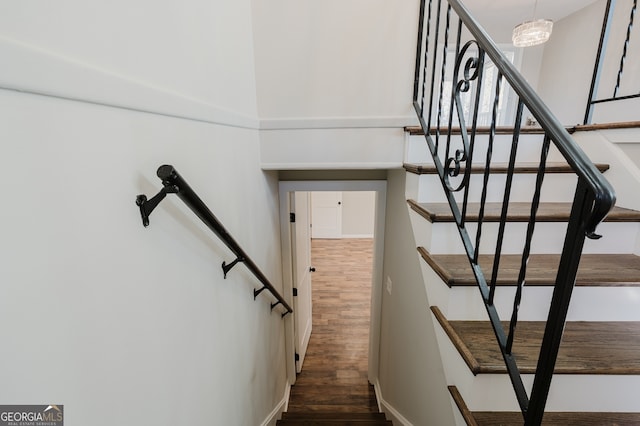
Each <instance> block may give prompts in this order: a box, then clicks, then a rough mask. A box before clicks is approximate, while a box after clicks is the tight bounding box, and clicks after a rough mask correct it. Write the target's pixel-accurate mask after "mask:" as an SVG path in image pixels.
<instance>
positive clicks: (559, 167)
mask: <svg viewBox="0 0 640 426" xmlns="http://www.w3.org/2000/svg"><path fill="white" fill-rule="evenodd" d="M594 165H595V166H596V168H597V169H598V170H600V171H601V172H606V171H607V170H609V164H604V163H596V164H594ZM539 166H540V163H536V162H521V163H517V164H516V166H515V169H514V173H538V167H539ZM404 169H405V170H406V171H407V172H409V173H414V174H417V175H430V174H436V167H435V166H434V165H433V164H427V163H421V164H412V163H405V164H404ZM464 170H465V166H464V165H463V166H462V168H461V169H460V172H461V173H463V172H464ZM508 170H509V164H508V163H495V164H492V165H491V173H501V174H504V173H507V171H508ZM546 171H547V172H548V173H574V171H573V170H572V169H571V167H570V166H569V164H568V163H564V162H549V163H547V165H546ZM471 173H473V174H478V173H484V164H473V165H472V166H471Z"/></svg>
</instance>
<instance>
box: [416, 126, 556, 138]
mask: <svg viewBox="0 0 640 426" xmlns="http://www.w3.org/2000/svg"><path fill="white" fill-rule="evenodd" d="M490 130H491V128H490V127H489V126H478V127H476V133H478V134H484V135H488V134H489V132H490ZM404 131H405V132H407V133H409V134H410V135H416V136H419V135H424V131H423V130H422V127H420V126H406V127H405V128H404ZM431 131H432V132H434V133H435V129H431ZM513 131H514V128H513V126H496V128H495V133H496V134H497V135H511V134H513ZM447 132H448V129H446V128H444V127H443V128H441V129H440V135H446V134H447ZM451 134H452V135H459V134H460V127H452V128H451ZM520 134H534V135H543V134H544V130H543V129H542V128H541V127H521V128H520Z"/></svg>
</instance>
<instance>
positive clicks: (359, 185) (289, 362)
mask: <svg viewBox="0 0 640 426" xmlns="http://www.w3.org/2000/svg"><path fill="white" fill-rule="evenodd" d="M295 191H310V192H311V191H375V192H376V193H377V196H376V216H375V217H376V219H375V225H374V248H373V250H374V261H373V263H374V265H373V271H372V277H371V319H370V330H369V368H368V377H369V382H370V383H374V382H375V381H376V380H377V374H378V367H379V363H380V360H379V346H380V316H381V314H382V289H383V285H382V275H383V274H382V266H383V260H384V226H385V210H386V203H387V181H386V180H342V181H280V182H279V186H278V195H279V198H280V241H281V245H282V256H281V258H282V271H283V273H282V275H283V277H282V288H283V294H284V295H285V299H287V295H288V294H292V293H293V277H292V273H291V271H292V268H291V263H292V248H291V241H290V232H291V230H290V224H289V205H288V204H289V197H288V196H287V194H288V193H289V192H295ZM294 315H295V312H294V313H293V314H292V315H287V316H286V317H285V363H286V366H287V379H288V381H289V383H291V384H294V383H295V380H296V368H295V361H294V349H293V347H294V332H293V319H292V318H293V316H294Z"/></svg>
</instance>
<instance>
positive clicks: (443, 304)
mask: <svg viewBox="0 0 640 426" xmlns="http://www.w3.org/2000/svg"><path fill="white" fill-rule="evenodd" d="M419 133H420V131H415V130H414V131H412V132H409V133H408V134H407V138H408V161H409V163H407V164H406V165H405V169H406V171H407V172H408V173H407V194H406V195H407V199H408V207H409V209H410V213H411V220H412V225H413V228H414V234H415V238H416V242H417V243H418V244H419V247H417V252H418V256H419V258H420V261H421V263H422V270H423V277H424V281H425V287H426V290H427V297H428V301H429V304H430V305H431V306H430V309H431V312H432V315H433V318H434V319H435V321H434V323H436V324H438V325H436V328H437V329H436V334H437V338H438V345H439V348H440V353H441V357H442V361H443V364H444V369H445V375H446V378H447V381H448V384H449V385H450V386H449V392H450V394H451V396H452V398H451V401H452V407H453V409H454V411H455V412H456V419H457V424H459V425H465V424H466V425H522V424H523V416H522V413H521V412H520V411H519V406H518V403H517V401H516V398H515V396H514V391H513V388H512V385H511V382H510V379H509V376H508V375H507V374H506V373H507V371H506V368H505V362H504V360H503V358H502V354H501V352H500V350H499V348H498V344H497V342H496V337H495V335H494V332H493V330H492V327H491V325H490V323H489V321H488V320H487V313H486V309H485V307H484V305H483V303H482V298H481V296H480V293H479V291H478V288H477V286H476V280H475V277H474V275H473V273H472V270H471V267H470V265H469V260H468V258H467V255H466V254H464V248H463V246H462V243H461V240H460V237H459V235H458V231H457V227H456V224H455V221H454V217H453V215H452V213H451V210H450V208H449V206H448V204H447V203H446V202H445V199H444V196H443V191H442V186H441V183H440V181H439V178H438V176H437V174H436V171H435V168H434V167H433V166H432V165H431V160H430V155H429V153H428V148H427V147H426V144H425V142H424V137H423V136H421V135H419ZM485 137H487V136H486V135H485ZM501 137H502V138H503V142H504V143H502V142H501V139H500V138H501ZM496 138H497V139H496V142H495V144H494V147H493V149H494V151H495V152H494V157H495V158H497V159H500V158H506V157H507V156H508V149H509V146H510V143H511V136H509V135H505V136H496ZM541 143H542V135H541V134H540V135H536V134H535V132H532V133H529V134H528V135H527V136H526V145H527V147H529V148H531V149H524V150H523V151H524V152H525V154H524V155H522V156H520V157H519V158H518V161H517V165H516V168H515V173H516V174H515V175H514V190H513V197H512V200H513V201H514V202H513V203H511V204H510V206H509V209H508V212H507V225H506V226H507V232H506V233H505V235H506V238H505V243H504V248H503V250H502V255H501V257H500V259H501V261H500V269H499V273H498V276H497V290H496V296H495V305H496V308H497V311H498V313H499V315H500V318H501V319H507V320H508V319H509V318H510V315H511V312H512V309H513V298H514V294H515V293H516V289H515V285H514V283H515V282H516V281H517V279H518V272H519V270H520V266H521V254H522V244H523V241H524V238H523V236H522V235H523V233H524V231H525V228H526V226H527V222H528V221H529V217H530V213H531V205H530V203H531V201H530V200H531V197H530V195H529V194H530V191H528V190H527V189H526V188H530V187H531V186H532V185H534V182H535V179H536V175H535V173H537V170H538V164H539V161H540V160H539V158H535V157H530V156H528V155H527V154H526V152H527V151H530V152H536V151H537V152H539V151H540V148H539V147H540V145H541ZM523 145H525V144H524V143H523ZM501 146H503V148H501ZM501 150H502V152H501ZM479 157H482V156H479ZM549 157H550V160H549V162H548V163H547V167H546V170H547V173H548V175H546V176H545V185H544V186H543V191H542V197H541V202H540V206H539V209H538V214H537V216H536V225H535V233H534V237H533V241H532V246H531V253H532V254H531V256H530V258H529V260H528V266H527V275H526V281H525V287H524V292H525V297H523V298H522V302H521V303H522V304H521V306H520V310H519V317H518V325H517V333H516V337H515V340H514V355H515V358H516V360H517V364H518V367H519V369H520V372H521V374H523V377H524V383H525V387H526V388H527V391H528V392H530V391H531V383H532V375H533V374H534V373H535V371H536V366H537V361H538V355H539V351H540V342H541V340H542V334H543V332H544V325H545V321H546V316H547V313H548V311H549V303H550V299H551V293H552V286H553V284H554V282H555V275H556V273H557V270H558V262H559V253H560V251H561V248H562V238H563V237H564V234H565V232H566V221H567V220H568V218H569V210H570V201H571V198H569V197H571V196H572V193H571V189H572V188H575V176H574V175H572V174H570V173H571V169H570V168H569V167H568V166H567V165H566V164H565V163H564V162H562V161H559V160H561V157H560V156H559V155H555V153H553V152H551V153H550V154H549ZM596 166H597V168H598V169H599V170H600V171H601V172H603V173H606V172H607V170H608V168H609V166H608V165H607V164H596ZM501 170H506V166H505V165H504V164H500V163H499V162H498V160H496V162H495V163H492V166H491V171H492V173H496V175H495V176H499V175H500V173H501ZM471 173H472V177H471V181H470V184H469V185H470V187H473V186H474V185H475V186H476V187H482V184H481V183H478V182H477V181H478V180H479V179H481V178H482V175H481V174H483V173H484V165H482V166H478V167H475V166H474V167H472V170H471ZM495 176H493V175H492V177H491V179H493V184H494V185H496V186H497V187H499V188H502V187H503V186H504V183H501V182H500V178H499V177H497V178H496V177H495ZM474 180H475V181H476V182H475V183H474ZM501 193H502V191H501V189H498V190H496V191H495V194H496V195H495V196H492V192H491V190H490V191H489V198H488V202H487V204H486V208H485V211H484V225H483V227H482V232H483V234H482V238H483V241H488V243H485V247H484V249H485V250H482V251H484V252H486V253H492V252H493V248H494V246H492V242H493V244H495V241H494V240H495V238H494V236H495V235H496V234H497V224H496V223H495V222H499V220H500V215H501V209H502V203H501V199H500V198H499V196H500V195H501ZM519 194H526V195H523V196H522V199H518V197H519ZM474 196H475V197H477V196H478V195H477V194H473V191H472V192H471V197H474ZM492 197H493V198H492ZM474 201H476V200H472V199H470V200H469V205H468V210H467V215H466V218H467V222H468V223H467V227H469V228H473V226H474V224H473V223H472V222H474V221H477V220H478V206H479V205H478V204H476V203H474ZM639 224H640V212H639V211H636V210H631V209H625V208H622V207H616V208H614V209H613V210H612V211H611V213H610V214H609V216H608V217H607V219H606V221H605V222H604V223H603V224H601V225H600V227H599V228H598V233H600V234H602V235H604V237H603V238H602V239H600V240H590V241H587V243H586V244H585V248H584V253H585V254H583V256H582V260H581V263H580V267H579V270H578V276H577V281H576V287H575V289H574V292H573V297H572V299H571V305H570V309H569V314H568V318H567V323H566V326H565V331H564V337H563V340H562V344H561V347H560V352H559V355H558V359H557V363H556V367H555V370H554V378H553V381H552V385H551V390H550V393H549V399H548V402H547V406H546V410H545V416H544V420H543V423H542V424H543V425H632V424H634V425H638V424H640V399H638V396H637V395H638V391H639V390H640V309H639V308H640V257H639V256H637V255H636V254H635V252H636V251H637V248H636V241H637V238H638V234H639V229H640V225H639ZM481 248H482V247H481ZM518 253H519V254H518ZM479 264H480V265H481V267H482V269H483V271H484V273H485V275H486V277H487V281H489V280H490V279H491V275H492V274H491V271H492V268H491V266H492V264H493V257H492V256H491V255H481V256H480V259H479ZM503 325H504V327H505V328H506V329H507V330H508V328H509V322H508V321H505V322H504V323H503Z"/></svg>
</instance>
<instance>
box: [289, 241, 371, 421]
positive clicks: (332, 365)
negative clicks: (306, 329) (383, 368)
mask: <svg viewBox="0 0 640 426" xmlns="http://www.w3.org/2000/svg"><path fill="white" fill-rule="evenodd" d="M372 253H373V240H372V239H314V240H312V251H311V257H312V265H313V266H314V267H315V268H316V272H315V273H314V274H313V284H312V285H313V332H312V334H311V340H310V342H309V347H308V349H307V354H306V357H305V360H304V365H303V367H302V372H301V373H300V374H299V375H298V377H297V381H296V384H295V385H294V386H293V387H292V388H291V396H290V399H289V409H288V411H289V412H301V411H319V412H321V411H324V412H328V411H331V412H352V413H355V412H360V413H368V412H377V411H378V407H377V404H376V399H375V394H374V391H373V386H370V385H369V383H368V381H367V355H368V347H369V345H368V344H369V316H370V303H371V271H372Z"/></svg>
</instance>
